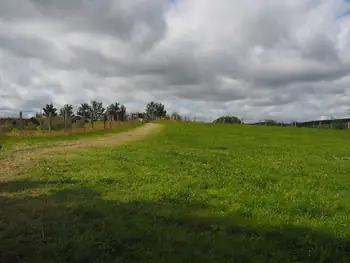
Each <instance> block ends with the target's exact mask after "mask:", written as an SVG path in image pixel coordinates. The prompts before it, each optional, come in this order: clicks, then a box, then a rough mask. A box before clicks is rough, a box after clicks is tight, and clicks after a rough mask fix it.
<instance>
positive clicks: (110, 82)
mask: <svg viewBox="0 0 350 263" xmlns="http://www.w3.org/2000/svg"><path fill="white" fill-rule="evenodd" d="M348 9H349V3H346V2H345V1H342V0H286V1H279V0H267V1H258V0H237V1H231V0H217V1H212V0H177V1H176V2H175V3H174V4H171V3H170V1H168V0H137V1H130V0H114V1H113V0H102V1H91V0H79V1H78V0H77V1H70V0H22V1H20V0H12V1H8V0H0V76H1V86H0V109H5V108H6V111H8V110H9V109H15V110H17V109H28V110H31V111H35V110H37V109H40V108H41V107H42V106H43V105H44V104H46V103H48V102H50V101H53V102H54V103H55V104H56V105H57V106H58V107H59V106H62V105H63V104H65V103H72V104H74V105H77V104H78V103H80V102H83V101H88V100H91V99H97V100H102V101H104V102H105V103H106V104H108V103H112V102H114V101H118V102H122V103H124V104H125V105H126V107H127V109H128V110H130V111H136V110H143V109H144V108H145V105H146V103H147V102H148V101H150V100H157V101H162V102H164V103H165V104H166V105H167V107H168V109H169V110H176V111H178V112H180V113H182V114H184V115H188V116H198V117H201V118H207V119H210V118H215V117H216V116H218V115H221V114H227V115H236V116H242V117H244V118H245V120H251V121H256V120H259V119H264V118H276V119H279V120H285V121H288V120H291V119H298V120H305V119H313V118H321V117H322V118H325V116H331V115H337V116H344V115H347V108H348V106H350V94H349V93H350V90H349V87H350V85H349V84H350V54H349V52H348V50H349V48H350V38H349V36H350V34H349V28H350V19H349V18H350V17H347V16H343V17H341V18H338V17H339V15H341V14H342V13H344V11H346V10H348ZM0 111H1V110H0Z"/></svg>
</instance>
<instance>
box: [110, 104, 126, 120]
mask: <svg viewBox="0 0 350 263" xmlns="http://www.w3.org/2000/svg"><path fill="white" fill-rule="evenodd" d="M107 110H108V111H109V112H110V114H112V115H114V116H116V118H117V116H118V120H120V121H125V120H126V117H127V116H126V108H125V106H124V105H122V104H120V103H118V102H115V103H112V104H111V105H109V106H108V107H107Z"/></svg>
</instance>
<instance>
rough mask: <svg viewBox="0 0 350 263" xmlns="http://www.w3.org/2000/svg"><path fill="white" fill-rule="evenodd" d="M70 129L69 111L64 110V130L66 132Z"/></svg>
mask: <svg viewBox="0 0 350 263" xmlns="http://www.w3.org/2000/svg"><path fill="white" fill-rule="evenodd" d="M67 128H68V111H67V110H64V130H65V131H66V130H67Z"/></svg>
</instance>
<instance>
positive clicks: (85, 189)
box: [0, 123, 350, 263]
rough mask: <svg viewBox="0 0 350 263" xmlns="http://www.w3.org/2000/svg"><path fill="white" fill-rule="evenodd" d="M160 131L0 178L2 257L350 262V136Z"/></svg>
mask: <svg viewBox="0 0 350 263" xmlns="http://www.w3.org/2000/svg"><path fill="white" fill-rule="evenodd" d="M163 125H165V127H164V129H163V131H162V132H161V133H160V134H157V135H155V136H153V137H150V138H148V139H146V140H144V141H140V142H137V143H133V144H129V145H124V146H120V147H118V148H94V149H83V150H82V149H80V150H79V151H72V152H67V153H66V154H64V155H52V156H46V157H44V159H42V160H40V161H39V162H38V163H36V164H35V166H34V167H33V168H32V169H30V170H28V171H27V172H26V174H25V175H23V177H22V178H19V179H18V180H16V181H12V182H6V183H2V184H1V185H0V195H1V196H0V205H1V210H0V222H1V223H0V242H1V243H0V253H1V257H0V261H1V260H2V261H3V262H18V261H19V260H20V261H19V262H84V263H85V262H167V263H170V262H259V263H261V262H310V263H311V262H349V261H350V256H349V253H350V240H349V236H350V229H349V228H348V224H349V214H350V205H349V204H350V190H349V189H350V180H349V174H350V144H349V143H348V142H349V140H350V134H349V133H347V132H337V131H320V130H310V129H294V128H269V127H249V126H244V125H241V126H231V125H213V124H189V123H186V124H178V123H168V124H163Z"/></svg>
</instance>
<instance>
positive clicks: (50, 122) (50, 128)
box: [49, 112, 52, 132]
mask: <svg viewBox="0 0 350 263" xmlns="http://www.w3.org/2000/svg"><path fill="white" fill-rule="evenodd" d="M51 124H52V112H50V113H49V132H51V130H52V127H51Z"/></svg>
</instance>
